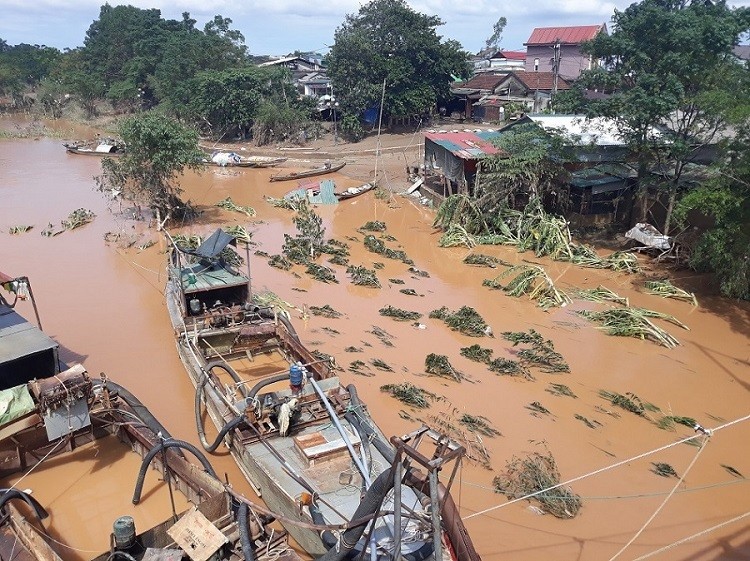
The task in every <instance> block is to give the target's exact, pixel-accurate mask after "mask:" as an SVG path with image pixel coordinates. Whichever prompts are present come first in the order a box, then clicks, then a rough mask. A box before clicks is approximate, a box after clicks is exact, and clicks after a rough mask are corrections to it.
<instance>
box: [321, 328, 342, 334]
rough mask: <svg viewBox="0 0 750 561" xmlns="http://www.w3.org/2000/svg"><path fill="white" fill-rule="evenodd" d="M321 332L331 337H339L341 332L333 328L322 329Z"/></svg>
mask: <svg viewBox="0 0 750 561" xmlns="http://www.w3.org/2000/svg"><path fill="white" fill-rule="evenodd" d="M322 329H323V331H325V332H326V333H330V334H331V335H341V331H338V330H337V329H334V328H333V327H327V326H325V327H322Z"/></svg>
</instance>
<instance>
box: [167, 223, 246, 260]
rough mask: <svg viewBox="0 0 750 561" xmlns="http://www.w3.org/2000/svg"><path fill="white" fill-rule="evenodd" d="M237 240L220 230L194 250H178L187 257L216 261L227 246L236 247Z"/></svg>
mask: <svg viewBox="0 0 750 561" xmlns="http://www.w3.org/2000/svg"><path fill="white" fill-rule="evenodd" d="M236 244H237V240H236V239H235V237H234V236H233V235H231V234H227V233H226V232H225V231H224V230H222V229H221V228H217V230H216V231H215V232H214V233H213V234H211V235H210V236H208V237H207V238H206V239H205V240H203V243H202V244H200V245H199V246H198V247H197V248H196V249H184V248H180V251H182V252H183V253H187V254H188V255H195V256H196V257H201V258H203V259H216V258H217V257H218V256H219V254H220V253H221V252H222V251H224V248H225V247H227V246H228V245H236Z"/></svg>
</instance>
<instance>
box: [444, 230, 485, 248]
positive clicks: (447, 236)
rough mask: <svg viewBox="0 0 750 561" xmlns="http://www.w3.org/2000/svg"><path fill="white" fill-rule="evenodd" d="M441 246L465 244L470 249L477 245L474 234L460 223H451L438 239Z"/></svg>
mask: <svg viewBox="0 0 750 561" xmlns="http://www.w3.org/2000/svg"><path fill="white" fill-rule="evenodd" d="M438 245H439V246H440V247H457V246H464V247H468V248H469V249H471V248H473V247H474V246H475V245H477V242H476V240H475V239H474V236H472V235H471V234H470V233H469V232H467V231H466V229H465V228H464V227H463V226H461V225H460V224H451V225H450V226H448V229H447V230H446V231H445V233H444V234H443V235H442V236H440V241H438Z"/></svg>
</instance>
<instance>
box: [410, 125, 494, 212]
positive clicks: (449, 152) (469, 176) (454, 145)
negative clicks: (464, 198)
mask: <svg viewBox="0 0 750 561" xmlns="http://www.w3.org/2000/svg"><path fill="white" fill-rule="evenodd" d="M499 136H500V134H499V133H498V131H496V130H476V131H468V130H465V131H439V132H426V133H424V169H425V184H426V187H427V188H429V189H431V190H432V191H433V192H435V193H437V194H438V195H440V196H442V197H448V196H450V195H454V194H456V193H471V191H472V189H473V186H474V178H475V177H476V174H477V162H478V161H479V160H480V159H481V158H483V157H484V156H487V155H497V154H501V153H502V151H501V150H500V149H499V148H498V147H497V146H495V145H494V144H493V143H492V140H493V139H495V138H498V137H499Z"/></svg>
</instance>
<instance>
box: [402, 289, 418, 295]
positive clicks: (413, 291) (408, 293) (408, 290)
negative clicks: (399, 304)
mask: <svg viewBox="0 0 750 561" xmlns="http://www.w3.org/2000/svg"><path fill="white" fill-rule="evenodd" d="M399 292H400V293H401V294H406V295H407V296H419V295H418V294H417V291H416V290H414V289H413V288H402V289H401V290H399Z"/></svg>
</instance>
